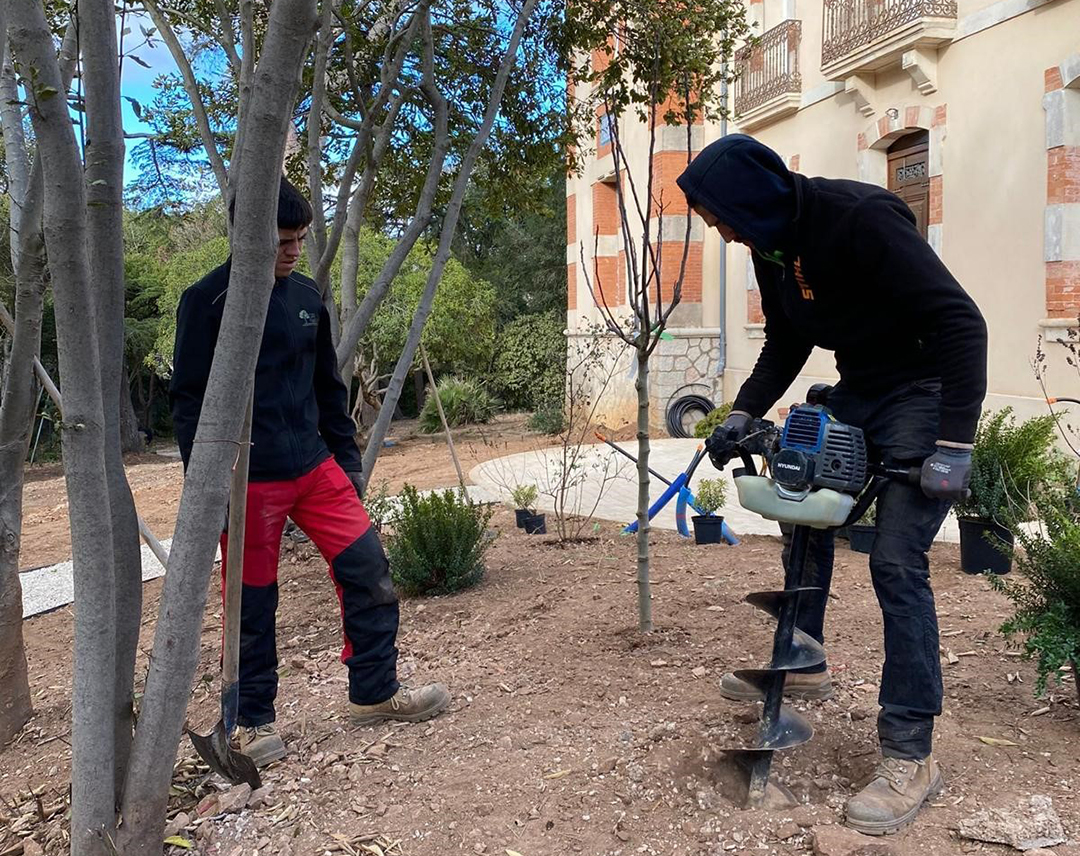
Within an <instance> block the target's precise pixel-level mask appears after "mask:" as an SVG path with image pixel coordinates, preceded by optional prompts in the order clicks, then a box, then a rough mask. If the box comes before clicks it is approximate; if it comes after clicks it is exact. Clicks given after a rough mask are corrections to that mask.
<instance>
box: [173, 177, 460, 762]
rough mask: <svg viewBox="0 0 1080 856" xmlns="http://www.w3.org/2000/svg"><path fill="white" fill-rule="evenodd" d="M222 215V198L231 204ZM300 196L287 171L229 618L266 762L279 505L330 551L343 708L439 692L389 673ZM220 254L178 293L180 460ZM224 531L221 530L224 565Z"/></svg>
mask: <svg viewBox="0 0 1080 856" xmlns="http://www.w3.org/2000/svg"><path fill="white" fill-rule="evenodd" d="M229 214H230V217H231V216H232V210H231V208H230V212H229ZM311 220H312V210H311V206H310V204H309V203H308V201H307V200H306V199H304V197H303V196H302V195H301V194H300V193H299V191H297V189H296V188H295V187H293V186H292V185H291V184H289V182H288V181H286V180H285V179H284V178H283V179H282V181H281V191H280V194H279V197H278V236H279V245H278V254H277V261H276V263H275V268H274V278H275V282H274V289H273V291H272V292H271V295H270V304H269V308H268V310H267V315H266V324H265V327H264V328H263V338H262V344H261V346H260V350H259V360H258V365H257V367H256V370H255V399H254V410H253V417H252V426H251V464H250V475H249V481H250V483H249V486H248V497H247V517H246V524H245V539H244V579H243V583H244V585H243V606H242V611H241V618H240V712H239V725H240V728H239V732H240V733H239V739H240V748H241V750H242V751H243V752H244V753H245V754H247V755H249V756H250V757H251V758H252V759H253V760H254V761H255V763H256V764H258V765H260V766H263V765H265V764H269V763H270V762H272V761H275V760H278V759H279V758H282V757H284V755H285V754H286V749H285V744H284V743H283V742H282V740H281V737H280V736H279V735H278V733H277V729H276V728H275V725H274V722H275V719H276V714H275V712H274V700H275V697H276V696H277V687H278V674H277V665H278V661H277V641H276V632H275V625H276V613H277V605H278V583H277V569H278V554H279V550H280V545H281V535H282V531H283V530H284V527H285V522H286V519H287V518H291V519H292V520H293V521H294V522H295V523H296V524H297V525H298V526H299V527H300V528H301V529H302V530H303V531H304V532H305V533H306V534H307V535H308V536H309V537H310V538H311V540H312V541H313V542H314V543H315V545H316V546H317V547H318V548H319V551H320V552H321V553H322V555H323V557H324V558H325V559H326V561H327V562H328V563H329V565H330V577H331V579H332V580H333V582H334V587H335V588H336V589H337V594H338V600H339V602H340V604H341V618H342V624H343V627H344V637H345V645H344V650H343V651H342V654H341V660H342V662H343V663H345V665H346V666H347V667H348V670H349V702H350V704H349V709H350V716H351V718H352V721H353V722H355V723H357V724H361V725H363V724H370V723H373V722H379V721H381V720H384V719H395V720H404V721H407V722H421V721H423V720H426V719H430V718H431V717H433V716H435V715H437V714H438V713H439V712H441V711H442V710H443V709H444V708H445V707H446V706H447V705H448V704H449V702H450V693H449V692H448V691H447V689H446V687H444V686H443V685H442V684H428V685H426V686H423V687H420V688H417V689H412V688H410V687H407V686H404V685H401V684H399V683H398V680H397V668H396V667H397V648H396V646H395V641H396V638H397V630H398V603H397V596H396V594H395V593H394V587H393V584H392V583H391V581H390V568H389V565H388V564H387V561H386V555H385V553H384V552H383V549H382V545H381V544H380V543H379V538H378V535H377V533H376V532H375V530H374V528H372V526H371V522H370V520H369V519H368V515H367V512H366V511H365V510H364V506H363V504H362V503H361V502H360V498H359V493H358V491H359V486H360V483H361V477H360V476H361V460H360V450H359V449H358V448H357V446H356V440H355V434H356V426H355V425H354V424H353V421H352V419H351V418H350V416H349V413H348V391H347V389H346V387H345V384H344V383H343V382H342V380H341V376H340V374H339V373H338V370H337V360H336V356H335V353H334V346H333V342H332V339H331V335H330V316H329V313H328V312H327V310H326V307H325V306H324V305H323V302H322V297H321V295H320V293H319V290H318V288H317V287H316V285H315V283H314V282H312V281H311V280H310V279H308V278H307V277H305V276H303V275H301V274H298V273H296V272H295V267H296V263H297V261H298V260H299V258H300V252H301V250H302V248H303V241H304V236H305V235H306V233H307V229H308V226H309V225H310V223H311ZM230 267H231V260H230V261H226V262H225V264H223V265H222V266H221V267H219V268H217V269H215V270H213V271H211V272H210V273H209V274H207V275H206V276H205V277H203V279H201V280H199V282H197V283H195V285H193V286H191V287H190V288H188V289H187V290H186V291H185V292H184V294H183V296H182V297H181V298H180V305H179V308H178V309H177V318H176V349H175V353H174V359H173V377H172V380H171V382H170V385H169V399H170V403H171V405H172V413H173V422H174V426H175V430H176V439H177V442H178V444H179V446H180V453H181V456H182V458H183V460H184V465H185V467H186V466H187V462H188V459H189V458H190V455H191V447H192V443H193V441H194V439H195V429H196V427H197V426H198V421H199V411H200V410H201V408H202V400H203V395H204V394H205V391H206V382H207V379H208V378H209V375H210V365H211V363H212V361H213V357H214V347H215V345H216V343H217V337H218V331H219V329H220V326H221V316H222V312H223V309H224V305H225V294H226V291H227V289H228V285H229V272H230ZM225 548H226V536H225V535H222V539H221V550H222V558H223V561H222V569H223V575H224V567H225V561H224V554H225Z"/></svg>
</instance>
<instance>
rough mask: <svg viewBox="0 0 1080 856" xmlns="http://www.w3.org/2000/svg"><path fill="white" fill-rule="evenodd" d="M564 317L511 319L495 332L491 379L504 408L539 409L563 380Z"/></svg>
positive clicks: (555, 398)
mask: <svg viewBox="0 0 1080 856" xmlns="http://www.w3.org/2000/svg"><path fill="white" fill-rule="evenodd" d="M565 327H566V319H565V318H564V317H563V316H562V315H554V314H551V313H543V314H539V315H522V316H521V317H520V318H515V319H514V320H513V321H511V322H510V323H509V324H507V325H506V327H504V328H503V331H502V333H501V334H500V335H499V340H498V345H497V347H496V349H495V360H494V365H493V377H492V382H493V385H494V388H495V390H496V392H497V393H498V395H499V397H500V398H501V399H502V400H503V401H504V402H506V405H507V407H510V408H522V409H526V410H541V409H542V408H544V407H545V406H548V405H551V404H552V403H554V402H558V404H559V406H560V407H561V404H562V399H563V389H564V387H565V383H566V336H565V334H564V332H563V331H564V329H565Z"/></svg>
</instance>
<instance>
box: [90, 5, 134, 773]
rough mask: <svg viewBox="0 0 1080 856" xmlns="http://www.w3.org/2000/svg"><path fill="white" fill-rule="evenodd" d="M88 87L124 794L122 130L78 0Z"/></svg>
mask: <svg viewBox="0 0 1080 856" xmlns="http://www.w3.org/2000/svg"><path fill="white" fill-rule="evenodd" d="M79 22H80V39H81V44H82V50H83V77H84V78H85V85H86V130H87V144H86V152H85V168H86V185H87V194H86V195H87V205H88V207H87V209H86V218H87V219H86V225H87V237H88V239H89V261H90V267H91V270H93V272H94V299H95V306H94V310H95V318H96V323H97V344H98V355H99V359H100V363H99V367H100V371H101V401H102V407H103V408H104V414H105V425H104V443H105V449H104V451H105V477H106V479H107V480H108V485H109V494H108V496H109V512H110V517H111V520H112V524H111V526H110V530H111V532H112V553H113V597H114V603H115V616H116V639H115V646H116V674H115V697H114V700H113V703H114V706H115V732H116V734H115V748H114V752H115V758H114V761H113V769H114V777H115V792H116V793H117V794H119V793H121V789H122V788H123V782H124V775H125V771H126V769H127V759H128V753H129V752H130V749H131V733H132V728H133V726H134V702H135V688H134V681H135V653H136V648H137V646H138V643H139V628H140V626H141V624H142V551H141V549H140V543H139V524H138V520H137V518H136V516H135V500H134V499H133V498H132V496H131V488H130V486H129V485H128V481H127V473H126V472H125V471H124V457H123V452H124V450H125V449H130V448H131V447H132V445H133V439H134V440H137V441H138V444H139V447H141V445H142V442H141V437H139V431H138V427H139V426H138V423H137V421H136V419H135V411H134V410H133V409H132V406H131V393H130V386H129V384H128V383H127V373H126V371H125V370H124V238H123V234H124V233H123V216H124V126H123V120H122V118H121V114H120V74H119V67H118V65H117V62H116V57H117V53H118V45H117V39H116V12H115V8H114V6H113V3H112V0H79Z"/></svg>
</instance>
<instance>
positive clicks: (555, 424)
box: [527, 399, 566, 434]
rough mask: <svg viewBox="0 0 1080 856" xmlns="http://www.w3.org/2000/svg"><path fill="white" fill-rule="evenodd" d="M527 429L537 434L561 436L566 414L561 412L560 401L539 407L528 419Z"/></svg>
mask: <svg viewBox="0 0 1080 856" xmlns="http://www.w3.org/2000/svg"><path fill="white" fill-rule="evenodd" d="M527 424H528V427H529V430H530V431H535V432H536V433H537V434H561V433H562V432H563V429H564V428H565V427H566V414H565V413H564V412H563V406H562V400H561V399H560V400H559V401H557V402H549V403H547V404H542V405H540V407H539V409H537V411H536V412H535V413H533V415H532V416H530V417H529V421H528V423H527Z"/></svg>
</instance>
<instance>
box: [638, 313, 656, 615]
mask: <svg viewBox="0 0 1080 856" xmlns="http://www.w3.org/2000/svg"><path fill="white" fill-rule="evenodd" d="M640 335H641V336H642V338H645V336H646V334H645V333H641V334H640ZM645 341H646V342H647V339H645ZM634 388H635V389H636V390H637V401H638V407H637V413H638V417H637V442H638V464H637V471H638V507H637V522H638V531H637V584H638V629H639V630H640V631H641V632H642V633H648V632H650V631H651V630H652V629H653V623H652V593H651V592H650V590H649V533H650V532H651V530H652V525H651V524H650V522H649V355H648V352H647V351H645V350H644V347H643V346H642V345H639V346H638V350H637V380H636V381H635V383H634Z"/></svg>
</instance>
